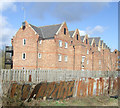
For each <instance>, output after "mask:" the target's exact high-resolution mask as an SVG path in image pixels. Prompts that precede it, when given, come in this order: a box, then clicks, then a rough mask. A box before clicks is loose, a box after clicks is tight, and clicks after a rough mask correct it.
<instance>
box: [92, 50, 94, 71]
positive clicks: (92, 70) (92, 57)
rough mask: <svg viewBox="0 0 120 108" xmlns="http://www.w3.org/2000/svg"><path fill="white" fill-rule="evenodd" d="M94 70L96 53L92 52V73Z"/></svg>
mask: <svg viewBox="0 0 120 108" xmlns="http://www.w3.org/2000/svg"><path fill="white" fill-rule="evenodd" d="M93 69H94V52H92V71H93Z"/></svg>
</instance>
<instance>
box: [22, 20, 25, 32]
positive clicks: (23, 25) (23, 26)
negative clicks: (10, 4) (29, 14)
mask: <svg viewBox="0 0 120 108" xmlns="http://www.w3.org/2000/svg"><path fill="white" fill-rule="evenodd" d="M22 29H23V30H24V29H25V22H22Z"/></svg>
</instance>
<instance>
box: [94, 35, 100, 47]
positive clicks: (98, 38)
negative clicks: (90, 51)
mask: <svg viewBox="0 0 120 108" xmlns="http://www.w3.org/2000/svg"><path fill="white" fill-rule="evenodd" d="M93 38H94V40H95V44H96V45H97V46H98V44H99V40H100V37H93Z"/></svg>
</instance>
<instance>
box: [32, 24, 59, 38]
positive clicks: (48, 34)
mask: <svg viewBox="0 0 120 108" xmlns="http://www.w3.org/2000/svg"><path fill="white" fill-rule="evenodd" d="M30 26H31V27H32V28H33V29H34V30H35V31H36V32H37V33H38V34H39V36H40V37H41V38H53V37H54V35H55V33H56V32H57V31H58V29H59V28H60V26H61V24H56V25H48V26H41V27H36V26H34V25H31V24H30Z"/></svg>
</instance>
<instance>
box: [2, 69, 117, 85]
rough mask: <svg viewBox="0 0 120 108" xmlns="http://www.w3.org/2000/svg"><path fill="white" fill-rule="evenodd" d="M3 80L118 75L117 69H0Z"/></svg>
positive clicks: (63, 79)
mask: <svg viewBox="0 0 120 108" xmlns="http://www.w3.org/2000/svg"><path fill="white" fill-rule="evenodd" d="M0 75H1V80H2V81H16V82H33V83H39V82H41V81H47V82H53V81H69V80H73V79H76V78H83V77H86V78H89V77H94V78H95V77H96V78H98V77H111V76H113V77H117V76H118V72H117V71H113V72H111V71H109V72H107V71H73V70H14V69H11V70H8V69H2V70H1V71H0Z"/></svg>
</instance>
